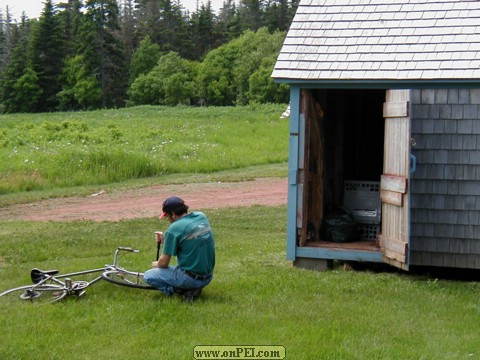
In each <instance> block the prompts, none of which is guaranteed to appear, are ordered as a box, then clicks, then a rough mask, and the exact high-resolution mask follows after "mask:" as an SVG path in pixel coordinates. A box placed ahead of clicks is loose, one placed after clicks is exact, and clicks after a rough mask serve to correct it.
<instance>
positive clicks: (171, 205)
mask: <svg viewBox="0 0 480 360" xmlns="http://www.w3.org/2000/svg"><path fill="white" fill-rule="evenodd" d="M184 205H185V202H184V201H183V200H182V199H180V198H179V197H178V196H170V197H169V198H167V199H166V200H165V201H164V202H163V205H162V213H161V214H160V219H163V218H164V217H165V216H167V214H168V213H171V212H172V211H175V210H176V209H178V208H180V207H182V206H184Z"/></svg>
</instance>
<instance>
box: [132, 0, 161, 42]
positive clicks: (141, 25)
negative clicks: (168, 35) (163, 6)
mask: <svg viewBox="0 0 480 360" xmlns="http://www.w3.org/2000/svg"><path fill="white" fill-rule="evenodd" d="M134 1H135V19H136V21H137V24H136V25H137V26H136V30H137V38H138V39H143V38H145V37H146V36H147V35H148V36H149V37H150V39H152V41H153V42H154V43H156V44H159V45H160V43H161V39H160V25H159V21H160V1H159V0H134Z"/></svg>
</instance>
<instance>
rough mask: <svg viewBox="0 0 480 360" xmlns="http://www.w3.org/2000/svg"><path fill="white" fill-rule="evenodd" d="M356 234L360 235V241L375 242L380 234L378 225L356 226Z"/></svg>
mask: <svg viewBox="0 0 480 360" xmlns="http://www.w3.org/2000/svg"><path fill="white" fill-rule="evenodd" d="M358 232H359V233H360V240H371V241H376V240H377V236H378V234H379V233H380V225H379V224H358Z"/></svg>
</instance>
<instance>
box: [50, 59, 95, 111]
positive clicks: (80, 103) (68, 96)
mask: <svg viewBox="0 0 480 360" xmlns="http://www.w3.org/2000/svg"><path fill="white" fill-rule="evenodd" d="M63 77H64V79H65V84H64V85H63V89H62V91H61V92H60V93H59V94H58V97H59V99H60V109H61V110H78V109H83V110H89V109H95V108H98V107H100V106H101V103H102V92H101V89H100V85H99V83H98V80H97V78H96V76H95V75H94V74H92V73H91V72H90V71H89V70H88V69H87V67H86V61H85V60H84V58H83V55H77V56H75V57H72V58H68V59H67V60H66V61H65V67H64V69H63Z"/></svg>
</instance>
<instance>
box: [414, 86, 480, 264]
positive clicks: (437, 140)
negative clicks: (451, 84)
mask: <svg viewBox="0 0 480 360" xmlns="http://www.w3.org/2000/svg"><path fill="white" fill-rule="evenodd" d="M412 145H413V147H412V154H413V155H415V156H416V158H417V168H416V171H415V173H414V174H413V175H412V178H411V184H410V186H411V188H410V190H411V229H410V234H411V240H410V250H411V261H410V264H411V265H423V266H429V265H431V266H444V267H461V268H480V89H472V90H469V89H448V90H447V89H435V90H413V91H412Z"/></svg>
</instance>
